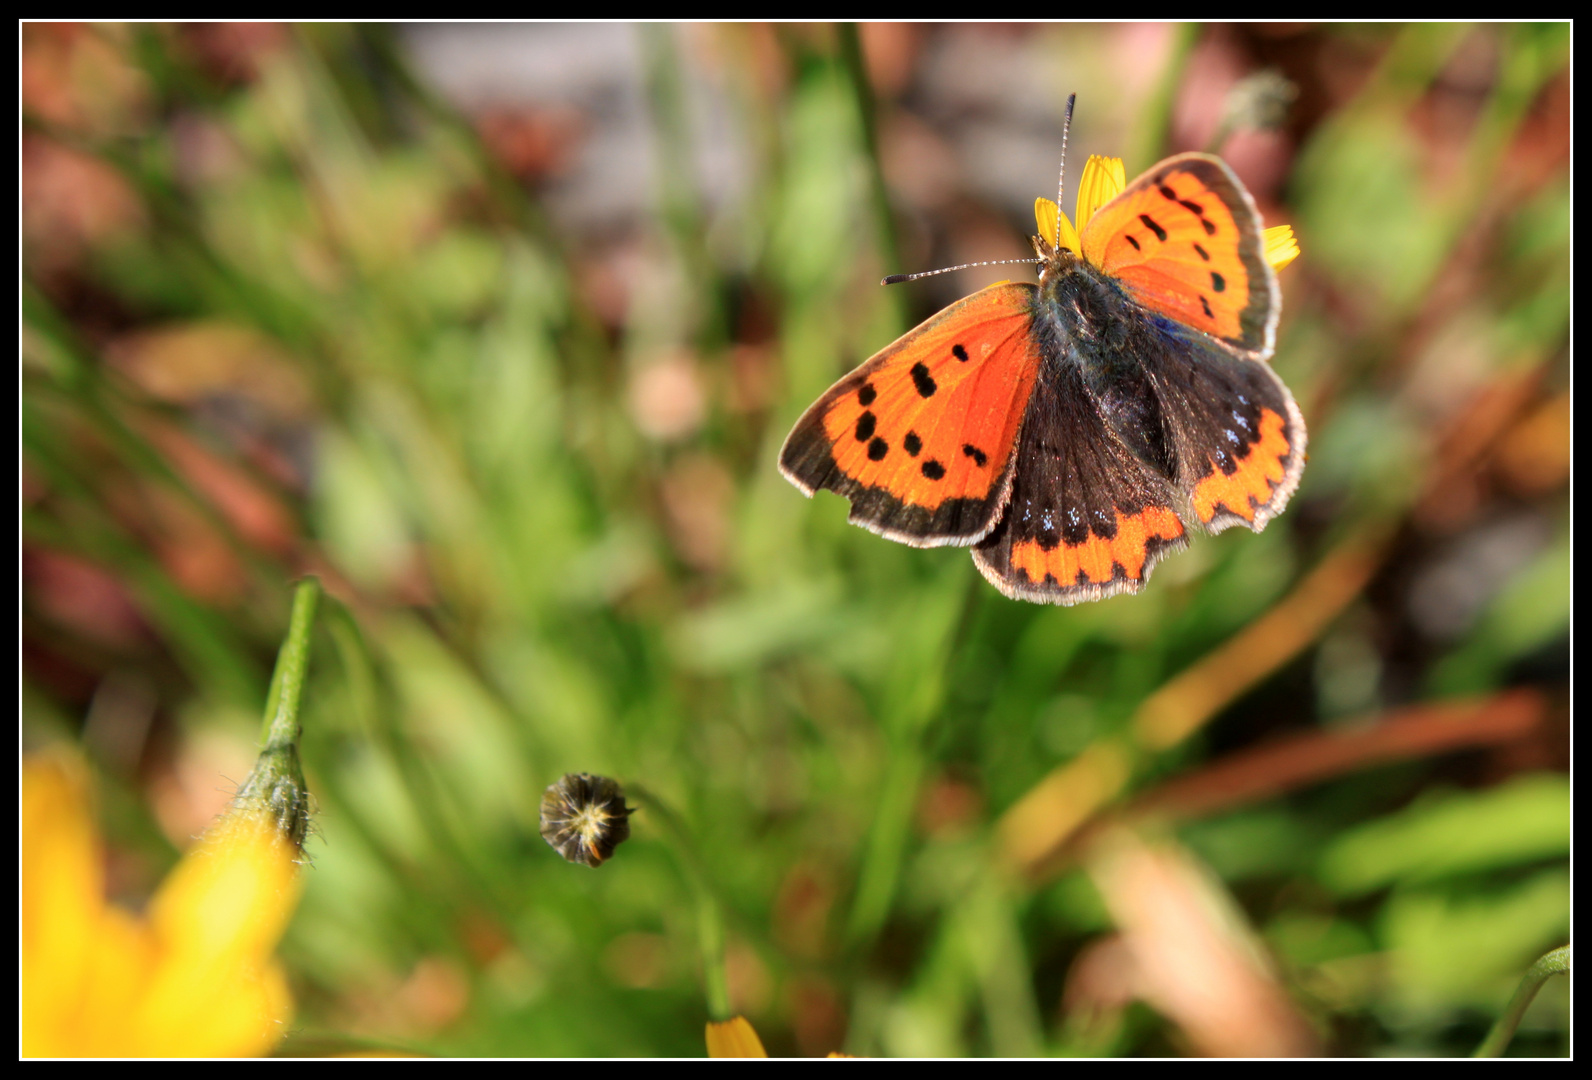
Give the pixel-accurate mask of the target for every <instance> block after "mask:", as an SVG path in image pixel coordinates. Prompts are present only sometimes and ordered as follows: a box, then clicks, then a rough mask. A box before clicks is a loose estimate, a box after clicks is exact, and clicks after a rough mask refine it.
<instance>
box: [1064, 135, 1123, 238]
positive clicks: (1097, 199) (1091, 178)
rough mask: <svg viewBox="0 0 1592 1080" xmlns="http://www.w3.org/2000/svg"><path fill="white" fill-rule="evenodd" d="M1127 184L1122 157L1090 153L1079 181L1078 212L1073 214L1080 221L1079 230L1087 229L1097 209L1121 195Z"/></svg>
mask: <svg viewBox="0 0 1592 1080" xmlns="http://www.w3.org/2000/svg"><path fill="white" fill-rule="evenodd" d="M1127 186H1128V174H1127V172H1126V171H1125V170H1124V169H1123V168H1122V159H1121V158H1119V157H1113V158H1108V157H1101V156H1100V155H1099V154H1091V155H1089V160H1088V161H1086V162H1084V166H1083V179H1082V180H1079V181H1078V212H1077V213H1076V214H1075V215H1073V216H1074V217H1075V218H1076V219H1077V221H1078V231H1079V232H1080V233H1081V232H1083V231H1084V230H1085V229H1087V228H1088V227H1089V219H1090V218H1092V217H1094V213H1095V211H1096V210H1098V209H1100V208H1101V207H1102V206H1104V205H1105V204H1106V203H1108V202H1110V201H1111V200H1112V199H1114V198H1116V197H1117V196H1118V195H1121V194H1122V189H1123V188H1125V187H1127Z"/></svg>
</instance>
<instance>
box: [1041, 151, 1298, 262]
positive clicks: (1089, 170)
mask: <svg viewBox="0 0 1592 1080" xmlns="http://www.w3.org/2000/svg"><path fill="white" fill-rule="evenodd" d="M1127 186H1128V180H1127V173H1126V172H1125V171H1124V170H1123V168H1122V159H1121V158H1107V157H1101V156H1100V155H1098V154H1092V155H1090V157H1089V160H1088V161H1087V162H1085V163H1084V167H1083V179H1082V180H1080V181H1079V182H1078V205H1077V209H1076V211H1075V213H1074V216H1075V217H1076V218H1077V219H1078V225H1077V228H1074V227H1073V224H1072V222H1070V221H1068V220H1067V215H1065V214H1063V213H1062V212H1061V208H1060V207H1059V206H1057V205H1056V204H1055V202H1054V201H1052V200H1050V199H1047V198H1044V197H1043V196H1041V197H1039V198H1037V199H1035V200H1034V220H1035V221H1036V222H1037V223H1038V225H1039V235H1040V236H1042V237H1044V238H1045V239H1046V240H1047V241H1053V240H1054V239H1055V238H1056V237H1057V236H1058V235H1059V236H1060V237H1061V246H1062V247H1064V248H1066V249H1067V250H1069V251H1078V252H1081V251H1082V250H1083V244H1082V243H1081V242H1079V240H1078V234H1079V233H1081V232H1083V230H1084V229H1085V227H1087V226H1088V224H1089V219H1090V218H1092V217H1094V213H1095V211H1096V210H1098V209H1100V208H1101V207H1102V206H1104V205H1105V204H1106V203H1108V202H1110V201H1111V200H1112V199H1114V198H1116V197H1117V196H1118V195H1120V194H1122V189H1123V188H1125V187H1127ZM1265 239H1266V261H1267V262H1269V263H1271V267H1272V269H1273V270H1281V269H1282V268H1283V267H1285V266H1287V265H1288V264H1289V263H1291V262H1293V261H1294V260H1295V259H1297V258H1298V257H1299V241H1298V240H1296V239H1295V238H1294V232H1293V226H1292V225H1274V226H1272V227H1271V228H1269V229H1267V230H1266V237H1265Z"/></svg>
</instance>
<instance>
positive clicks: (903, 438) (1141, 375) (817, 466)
mask: <svg viewBox="0 0 1592 1080" xmlns="http://www.w3.org/2000/svg"><path fill="white" fill-rule="evenodd" d="M1261 233H1262V230H1261V225H1260V217H1259V214H1258V213H1257V212H1256V211H1255V208H1254V204H1253V202H1252V201H1251V200H1250V198H1249V195H1248V194H1247V192H1245V191H1244V190H1243V187H1242V186H1241V185H1240V184H1239V182H1238V180H1237V179H1236V177H1234V176H1233V174H1232V173H1231V171H1230V170H1228V168H1227V166H1226V165H1224V164H1223V163H1222V162H1220V161H1219V160H1218V159H1216V158H1212V157H1208V156H1206V155H1200V154H1185V155H1182V156H1180V157H1175V158H1170V159H1168V160H1167V161H1164V162H1162V163H1161V164H1160V165H1157V166H1156V167H1155V168H1154V169H1152V170H1150V171H1149V172H1147V173H1145V174H1144V175H1143V176H1141V177H1140V178H1138V179H1137V180H1135V181H1134V182H1133V183H1132V184H1131V185H1128V186H1127V187H1126V188H1125V189H1124V190H1123V191H1122V193H1121V194H1120V195H1118V196H1117V198H1115V199H1113V200H1111V201H1110V202H1108V203H1107V204H1106V205H1105V206H1102V207H1100V208H1099V210H1097V211H1096V212H1095V213H1094V214H1093V216H1092V217H1091V219H1090V220H1089V222H1088V223H1087V224H1086V225H1085V227H1084V228H1083V229H1082V232H1081V233H1080V234H1079V236H1078V242H1077V247H1078V249H1079V250H1074V249H1073V248H1072V247H1071V246H1070V245H1063V244H1062V243H1060V242H1059V236H1058V239H1057V240H1052V239H1050V238H1047V237H1036V238H1035V249H1036V251H1037V252H1038V254H1039V257H1040V263H1041V271H1040V280H1039V284H1038V285H1037V286H1034V285H1027V284H1017V283H1009V282H1008V283H1002V284H999V285H993V286H990V287H989V288H986V289H984V290H981V291H980V292H977V293H974V294H973V295H971V296H969V297H966V298H965V299H963V300H961V301H959V302H958V303H956V304H953V305H952V306H951V307H949V308H946V309H945V310H944V311H942V312H940V313H939V314H937V315H935V316H933V317H932V318H930V319H929V320H928V321H927V322H925V323H923V324H922V325H920V326H919V327H917V328H916V329H915V330H912V331H910V332H909V333H907V334H906V335H904V336H903V337H901V338H900V339H898V340H897V341H896V342H895V343H893V344H891V345H890V346H888V347H886V348H885V349H883V350H881V351H880V352H879V353H877V354H876V355H875V356H874V357H872V358H871V359H870V360H868V361H867V362H866V363H864V364H863V365H862V366H861V367H859V368H858V369H857V370H856V371H854V372H852V373H851V374H850V375H848V376H846V377H845V378H843V379H841V380H840V382H838V383H836V384H835V385H834V386H833V387H831V388H830V390H829V391H828V392H827V393H825V394H824V395H823V396H822V397H821V398H819V400H818V401H817V402H816V403H815V404H814V405H813V406H812V407H811V408H810V409H808V410H807V412H806V414H804V415H803V417H802V418H801V420H799V421H798V422H797V424H796V426H795V428H794V429H793V430H792V432H791V434H790V436H789V438H788V439H787V440H786V443H785V447H784V449H783V450H782V452H781V455H780V466H781V469H782V470H783V471H784V473H785V475H786V476H787V477H788V478H789V479H790V480H791V481H792V482H793V483H795V484H796V485H797V486H798V487H800V488H801V489H802V490H803V491H805V492H806V493H807V494H809V495H810V494H812V492H813V491H815V490H817V489H818V488H828V489H830V490H833V491H836V492H838V493H840V494H842V495H844V496H846V497H847V498H848V499H850V500H851V504H852V509H851V520H852V521H853V522H854V523H856V524H859V525H862V526H864V527H866V528H869V529H872V530H873V531H875V532H878V533H880V534H881V535H884V536H887V537H889V538H891V539H894V540H898V541H901V542H903V543H908V544H913V545H916V546H921V547H928V546H937V545H942V544H958V545H972V546H973V560H974V563H975V564H976V565H977V566H978V568H979V570H980V572H982V573H983V574H984V576H985V577H986V578H987V579H988V580H989V581H990V582H991V583H992V584H994V585H995V586H996V587H997V588H998V589H1000V590H1001V591H1002V592H1003V593H1005V594H1006V595H1008V596H1011V597H1014V598H1017V599H1024V600H1032V601H1036V602H1045V603H1060V604H1072V603H1078V602H1081V601H1085V600H1094V599H1100V598H1102V597H1106V596H1110V595H1113V594H1115V593H1119V592H1136V591H1138V590H1139V589H1140V588H1141V587H1142V586H1143V584H1144V582H1145V580H1146V579H1147V577H1148V575H1149V573H1150V570H1151V568H1152V567H1153V566H1154V565H1155V563H1156V561H1157V560H1158V559H1160V558H1161V557H1162V556H1164V555H1166V554H1168V553H1170V552H1172V551H1175V550H1177V549H1179V548H1181V547H1183V546H1184V545H1185V544H1186V543H1187V528H1186V526H1185V521H1188V522H1193V523H1195V524H1197V525H1198V526H1199V527H1202V528H1204V529H1206V530H1208V531H1211V532H1219V531H1221V530H1222V529H1225V528H1228V527H1230V526H1232V525H1240V524H1241V525H1245V526H1247V527H1249V528H1251V529H1253V530H1255V531H1257V532H1258V531H1259V530H1260V529H1262V528H1264V527H1265V525H1266V523H1267V522H1268V521H1269V520H1270V519H1271V518H1272V517H1273V516H1275V515H1276V514H1277V513H1278V512H1280V511H1281V510H1282V508H1283V507H1284V506H1285V505H1286V503H1287V501H1288V498H1289V496H1290V495H1291V494H1292V492H1293V490H1294V488H1295V487H1296V486H1297V484H1298V481H1299V476H1300V473H1301V472H1302V471H1303V467H1304V447H1305V428H1304V421H1303V419H1302V417H1301V416H1300V414H1299V410H1298V408H1297V406H1295V404H1294V401H1293V398H1292V396H1291V395H1290V394H1289V392H1288V390H1287V388H1286V387H1285V386H1284V385H1283V383H1282V381H1281V380H1280V379H1279V378H1278V377H1277V376H1276V375H1275V374H1274V373H1273V372H1272V370H1271V368H1270V366H1269V365H1268V364H1267V363H1266V360H1267V358H1269V356H1270V355H1271V352H1272V346H1273V340H1274V335H1275V330H1276V324H1277V315H1278V310H1279V306H1280V298H1279V293H1278V290H1277V283H1276V276H1275V274H1274V273H1273V272H1272V269H1271V267H1270V266H1269V265H1268V264H1267V262H1266V260H1265V258H1264V251H1263V242H1262V235H1261Z"/></svg>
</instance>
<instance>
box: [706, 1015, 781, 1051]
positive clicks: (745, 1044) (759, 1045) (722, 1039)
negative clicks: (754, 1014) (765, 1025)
mask: <svg viewBox="0 0 1592 1080" xmlns="http://www.w3.org/2000/svg"><path fill="white" fill-rule="evenodd" d="M708 1057H716V1058H766V1057H768V1051H767V1050H764V1049H763V1040H762V1039H759V1038H758V1037H757V1032H756V1031H755V1030H753V1028H752V1024H751V1022H750V1021H749V1020H747V1019H746V1017H744V1016H732V1017H731V1018H730V1019H728V1020H722V1021H709V1022H708Z"/></svg>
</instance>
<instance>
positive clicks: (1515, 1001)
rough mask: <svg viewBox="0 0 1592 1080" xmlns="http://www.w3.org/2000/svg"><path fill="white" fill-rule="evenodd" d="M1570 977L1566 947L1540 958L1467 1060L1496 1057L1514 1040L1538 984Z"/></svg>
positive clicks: (1539, 986) (1540, 986)
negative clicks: (1550, 979) (1556, 976)
mask: <svg viewBox="0 0 1592 1080" xmlns="http://www.w3.org/2000/svg"><path fill="white" fill-rule="evenodd" d="M1568 974H1570V946H1568V945H1565V946H1563V947H1562V948H1558V949H1554V950H1553V951H1552V952H1550V953H1548V954H1547V955H1546V956H1543V957H1542V958H1541V959H1539V960H1538V961H1537V962H1536V963H1535V964H1532V965H1531V970H1529V971H1527V972H1526V977H1525V978H1523V979H1521V980H1520V987H1519V989H1517V990H1516V991H1515V996H1514V997H1512V998H1510V999H1509V1007H1508V1008H1507V1009H1505V1010H1504V1014H1503V1015H1502V1016H1500V1017H1499V1018H1498V1022H1497V1023H1496V1024H1494V1025H1493V1028H1492V1030H1491V1031H1489V1032H1488V1033H1487V1037H1486V1038H1485V1039H1483V1040H1482V1042H1481V1045H1480V1046H1478V1047H1476V1052H1475V1053H1474V1054H1472V1055H1471V1057H1498V1056H1499V1055H1500V1054H1502V1053H1503V1052H1504V1048H1505V1047H1507V1046H1508V1045H1509V1040H1510V1039H1512V1038H1514V1037H1515V1029H1516V1028H1517V1027H1519V1026H1520V1018H1521V1017H1522V1016H1524V1015H1526V1008H1527V1006H1529V1005H1530V1004H1531V1002H1532V999H1534V998H1535V997H1536V996H1537V991H1538V990H1541V989H1542V984H1543V983H1545V982H1547V981H1548V976H1550V975H1568Z"/></svg>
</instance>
